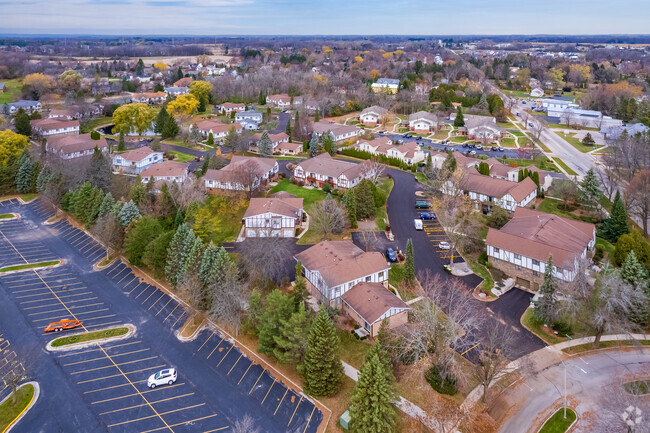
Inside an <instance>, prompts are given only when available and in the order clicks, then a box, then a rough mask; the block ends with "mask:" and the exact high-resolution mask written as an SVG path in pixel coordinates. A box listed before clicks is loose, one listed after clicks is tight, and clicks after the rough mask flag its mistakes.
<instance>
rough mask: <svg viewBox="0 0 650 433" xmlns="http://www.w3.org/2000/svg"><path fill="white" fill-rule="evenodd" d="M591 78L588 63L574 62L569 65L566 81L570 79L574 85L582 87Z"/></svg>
mask: <svg viewBox="0 0 650 433" xmlns="http://www.w3.org/2000/svg"><path fill="white" fill-rule="evenodd" d="M590 78H591V68H590V67H589V65H581V64H579V63H574V64H572V65H569V73H568V74H567V81H571V82H572V83H573V85H574V86H577V87H578V86H579V87H583V85H584V84H585V83H587V82H588V81H589V79H590Z"/></svg>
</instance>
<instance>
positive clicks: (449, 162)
mask: <svg viewBox="0 0 650 433" xmlns="http://www.w3.org/2000/svg"><path fill="white" fill-rule="evenodd" d="M443 167H444V169H445V170H447V171H448V172H450V173H453V172H454V171H456V157H455V156H454V154H453V153H452V152H451V150H450V151H448V152H447V158H445V162H444V164H443Z"/></svg>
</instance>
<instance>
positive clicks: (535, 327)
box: [521, 308, 567, 344]
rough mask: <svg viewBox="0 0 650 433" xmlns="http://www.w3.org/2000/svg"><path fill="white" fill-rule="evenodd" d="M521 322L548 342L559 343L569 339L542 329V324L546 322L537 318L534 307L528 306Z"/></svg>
mask: <svg viewBox="0 0 650 433" xmlns="http://www.w3.org/2000/svg"><path fill="white" fill-rule="evenodd" d="M521 324H522V325H524V327H526V328H528V329H529V330H530V332H532V333H533V334H535V335H537V336H538V337H539V338H541V339H542V340H544V341H545V342H546V343H547V344H557V343H562V342H563V341H566V340H567V339H566V338H564V337H558V336H556V335H551V334H548V333H546V332H544V331H542V326H543V325H544V324H543V323H541V322H540V321H538V320H537V318H536V317H535V313H534V312H533V309H532V308H528V309H527V310H526V312H525V313H524V315H523V316H521Z"/></svg>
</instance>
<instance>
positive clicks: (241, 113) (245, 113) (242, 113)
mask: <svg viewBox="0 0 650 433" xmlns="http://www.w3.org/2000/svg"><path fill="white" fill-rule="evenodd" d="M244 117H259V118H262V112H261V111H257V110H248V111H238V112H236V113H235V119H237V118H244Z"/></svg>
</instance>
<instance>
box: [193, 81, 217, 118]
mask: <svg viewBox="0 0 650 433" xmlns="http://www.w3.org/2000/svg"><path fill="white" fill-rule="evenodd" d="M211 92H212V83H208V82H207V81H192V84H190V95H193V96H194V97H195V98H196V100H197V101H199V107H198V110H199V111H205V107H206V105H208V101H209V100H210V93H211Z"/></svg>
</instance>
